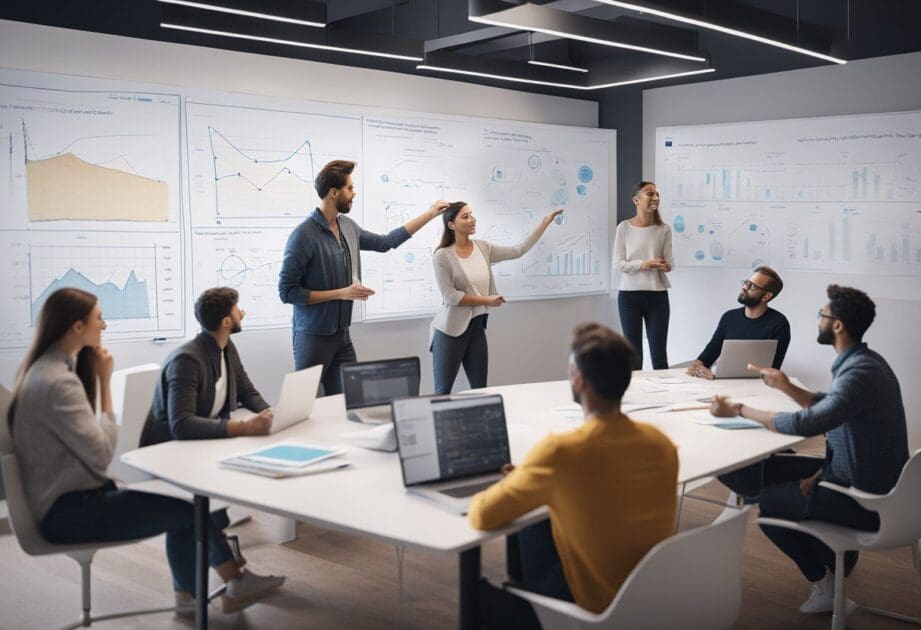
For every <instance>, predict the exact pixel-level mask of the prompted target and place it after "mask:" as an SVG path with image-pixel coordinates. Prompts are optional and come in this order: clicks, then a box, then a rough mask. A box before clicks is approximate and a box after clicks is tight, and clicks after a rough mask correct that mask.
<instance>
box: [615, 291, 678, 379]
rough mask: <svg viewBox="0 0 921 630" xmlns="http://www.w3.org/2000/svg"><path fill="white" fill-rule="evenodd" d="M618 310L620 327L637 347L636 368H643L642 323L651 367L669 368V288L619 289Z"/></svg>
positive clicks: (657, 368)
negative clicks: (664, 289)
mask: <svg viewBox="0 0 921 630" xmlns="http://www.w3.org/2000/svg"><path fill="white" fill-rule="evenodd" d="M617 312H618V313H619V314H620V327H621V330H623V332H624V337H626V338H627V341H629V342H630V343H631V344H633V347H634V348H635V349H636V357H637V363H636V369H637V370H642V369H643V322H644V321H645V322H646V339H647V340H648V341H649V352H650V354H652V369H654V370H664V369H665V368H667V367H668V352H667V346H668V318H669V315H670V313H671V311H670V307H669V303H668V291H618V293H617Z"/></svg>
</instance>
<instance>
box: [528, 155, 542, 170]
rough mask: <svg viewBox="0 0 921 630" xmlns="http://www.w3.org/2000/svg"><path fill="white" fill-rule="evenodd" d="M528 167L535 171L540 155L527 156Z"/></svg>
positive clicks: (537, 167)
mask: <svg viewBox="0 0 921 630" xmlns="http://www.w3.org/2000/svg"><path fill="white" fill-rule="evenodd" d="M528 168H530V169H531V170H532V171H536V170H538V169H539V168H540V156H539V155H532V156H530V157H529V158H528Z"/></svg>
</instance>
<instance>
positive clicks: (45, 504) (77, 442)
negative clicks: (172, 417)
mask: <svg viewBox="0 0 921 630" xmlns="http://www.w3.org/2000/svg"><path fill="white" fill-rule="evenodd" d="M74 367H75V364H74V359H73V357H71V356H70V355H68V354H66V353H64V352H61V351H60V350H58V349H56V348H52V349H50V350H48V351H47V352H45V354H43V355H42V356H41V357H39V359H38V360H37V361H36V362H35V363H34V364H33V365H32V367H30V368H29V371H28V372H26V375H25V377H24V378H23V381H22V386H21V388H20V390H19V397H18V399H17V402H16V415H15V416H14V417H13V449H14V451H15V452H16V457H17V458H18V460H19V469H20V471H21V474H22V483H23V486H24V488H25V492H26V498H27V500H28V502H29V507H31V508H32V513H33V515H34V516H35V519H36V520H37V521H41V520H42V519H43V518H44V517H45V514H47V513H48V510H50V509H51V506H52V505H54V502H55V501H56V500H57V499H58V497H60V496H61V495H64V494H66V493H68V492H73V491H75V490H91V489H93V488H98V487H99V486H101V485H102V484H103V483H105V482H106V481H107V480H108V477H107V476H106V468H108V466H109V462H111V461H112V457H113V455H114V453H115V439H116V433H117V430H118V429H117V426H116V424H115V418H113V417H112V416H111V415H109V414H101V415H100V416H99V417H97V416H96V413H95V412H94V411H93V408H92V407H91V406H90V403H89V400H88V399H87V397H86V390H85V389H83V383H81V382H80V379H79V378H78V377H77V375H76V374H75V373H74Z"/></svg>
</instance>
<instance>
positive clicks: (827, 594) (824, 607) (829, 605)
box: [799, 572, 857, 615]
mask: <svg viewBox="0 0 921 630" xmlns="http://www.w3.org/2000/svg"><path fill="white" fill-rule="evenodd" d="M856 608H857V604H855V603H854V602H853V601H851V600H850V599H845V600H844V614H845V615H849V614H850V613H852V612H853V611H854V610H855V609H856ZM834 609H835V576H834V575H833V574H832V573H831V572H828V573H826V574H825V577H823V578H822V579H821V580H819V581H818V582H813V583H812V592H811V593H809V599H807V600H806V601H805V602H803V605H802V606H800V607H799V611H800V612H801V613H809V614H812V613H827V612H832V611H833V610H834Z"/></svg>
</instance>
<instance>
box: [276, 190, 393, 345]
mask: <svg viewBox="0 0 921 630" xmlns="http://www.w3.org/2000/svg"><path fill="white" fill-rule="evenodd" d="M338 221H339V232H340V234H341V235H342V237H343V238H344V239H345V248H344V249H345V250H346V251H345V255H346V259H345V260H343V250H342V249H341V248H340V244H339V241H338V240H337V239H336V237H335V236H333V232H332V230H331V229H330V228H329V223H328V222H327V221H326V217H324V216H323V213H322V212H320V209H319V208H317V209H315V210H314V211H313V213H312V214H311V215H310V216H309V217H307V218H306V219H304V220H303V221H302V222H301V224H300V225H298V226H297V227H296V228H294V231H293V232H292V233H291V236H289V237H288V243H287V244H286V245H285V254H284V258H283V259H282V263H281V271H280V272H279V274H278V296H279V297H280V298H281V301H282V302H284V303H285V304H293V305H294V314H293V317H292V326H293V327H294V330H296V331H299V332H306V333H309V334H312V335H333V334H335V333H337V332H339V331H340V330H342V329H343V328H348V327H349V324H351V323H352V301H351V300H331V301H329V302H321V303H319V304H309V305H308V304H307V300H308V298H309V297H310V292H311V291H329V290H332V289H341V288H343V287H347V286H349V285H350V284H352V276H353V275H354V276H355V277H357V278H358V279H359V280H360V279H361V258H360V256H359V250H362V249H363V250H369V251H374V252H386V251H389V250H391V249H393V248H394V247H398V246H400V245H401V244H403V243H404V242H405V241H406V240H407V239H409V237H410V234H409V232H407V231H406V228H404V227H403V226H400V227H398V228H396V229H394V230H391V231H390V232H388V233H387V234H375V233H374V232H369V231H367V230H364V229H362V228H361V227H360V226H359V225H358V224H357V223H355V221H353V220H352V219H350V218H349V217H348V216H346V215H344V214H340V215H339V218H338Z"/></svg>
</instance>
